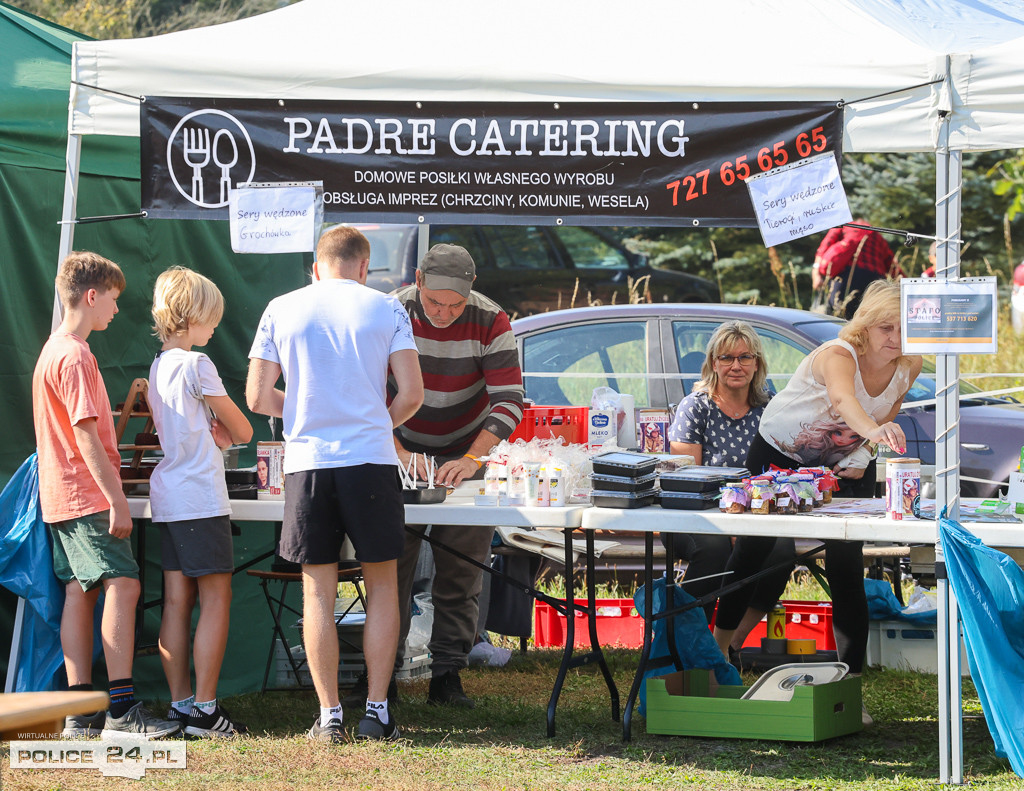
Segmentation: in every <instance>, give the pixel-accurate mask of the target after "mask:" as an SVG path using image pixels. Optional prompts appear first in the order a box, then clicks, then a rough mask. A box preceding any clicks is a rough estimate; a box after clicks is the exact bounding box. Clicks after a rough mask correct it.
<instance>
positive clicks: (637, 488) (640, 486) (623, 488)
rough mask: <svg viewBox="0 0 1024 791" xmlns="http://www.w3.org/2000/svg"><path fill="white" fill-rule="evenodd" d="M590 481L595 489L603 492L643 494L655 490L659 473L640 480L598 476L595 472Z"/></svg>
mask: <svg viewBox="0 0 1024 791" xmlns="http://www.w3.org/2000/svg"><path fill="white" fill-rule="evenodd" d="M590 480H591V482H592V483H593V484H594V488H595V489H600V490H601V491H603V492H642V491H644V490H645V489H653V488H654V482H655V481H657V480H658V473H656V472H652V473H650V474H649V475H642V476H641V477H639V478H630V477H629V476H627V475H598V474H597V473H596V472H595V473H594V474H593V475H591V476H590Z"/></svg>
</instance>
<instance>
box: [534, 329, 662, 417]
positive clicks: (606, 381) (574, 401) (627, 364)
mask: <svg viewBox="0 0 1024 791" xmlns="http://www.w3.org/2000/svg"><path fill="white" fill-rule="evenodd" d="M647 359H648V355H647V322H646V321H609V322H605V323H600V324H598V323H589V324H582V325H576V326H571V327H561V328H558V329H554V330H550V331H548V332H538V333H536V334H534V335H528V336H526V337H525V338H524V339H523V383H524V385H525V386H526V395H527V397H528V398H531V399H533V401H534V403H537V404H570V405H573V406H586V405H588V404H589V403H590V397H591V395H592V393H593V391H594V388H595V387H611V388H612V389H614V390H615V391H616V392H619V393H630V394H632V395H633V398H634V401H635V403H636V406H637V407H646V406H650V394H649V391H648V386H647V379H646V378H645V375H646V374H647V372H648V368H647ZM537 374H557V375H556V376H538V375H537ZM591 374H593V375H591ZM623 374H640V376H623Z"/></svg>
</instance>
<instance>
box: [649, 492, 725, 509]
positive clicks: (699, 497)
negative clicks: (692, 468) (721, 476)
mask: <svg viewBox="0 0 1024 791" xmlns="http://www.w3.org/2000/svg"><path fill="white" fill-rule="evenodd" d="M718 497H719V495H718V492H666V491H662V493H661V496H660V497H659V498H658V501H659V503H660V504H661V507H662V508H678V509H680V510H683V511H705V510H707V509H708V508H717V507H718Z"/></svg>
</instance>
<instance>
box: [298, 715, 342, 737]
mask: <svg viewBox="0 0 1024 791" xmlns="http://www.w3.org/2000/svg"><path fill="white" fill-rule="evenodd" d="M306 738H308V739H312V740H313V741H316V742H329V743H331V744H344V743H345V742H347V741H348V739H347V738H346V736H345V729H344V728H342V727H341V720H339V719H337V718H335V717H332V718H331V719H330V720H328V721H327V724H326V725H321V724H320V715H319V714H318V715H317V717H316V719H315V720H314V721H313V727H312V728H310V729H309V733H307V734H306Z"/></svg>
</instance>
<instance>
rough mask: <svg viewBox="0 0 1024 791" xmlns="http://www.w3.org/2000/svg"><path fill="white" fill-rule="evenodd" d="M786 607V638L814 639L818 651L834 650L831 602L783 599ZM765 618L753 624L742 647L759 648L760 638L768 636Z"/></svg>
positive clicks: (834, 640)
mask: <svg viewBox="0 0 1024 791" xmlns="http://www.w3.org/2000/svg"><path fill="white" fill-rule="evenodd" d="M781 604H782V605H783V606H784V607H785V608H786V638H787V639H789V640H814V642H815V645H816V646H817V648H818V650H819V651H835V650H836V638H835V635H834V634H833V633H832V602H830V601H784V602H781ZM768 636H769V635H768V624H767V618H762V619H761V622H760V623H759V624H758V625H757V626H755V627H754V628H753V629H752V630H751V632H750V634H749V635H747V639H746V640H745V641H744V642H743V647H744V648H760V647H761V638H762V637H768Z"/></svg>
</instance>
